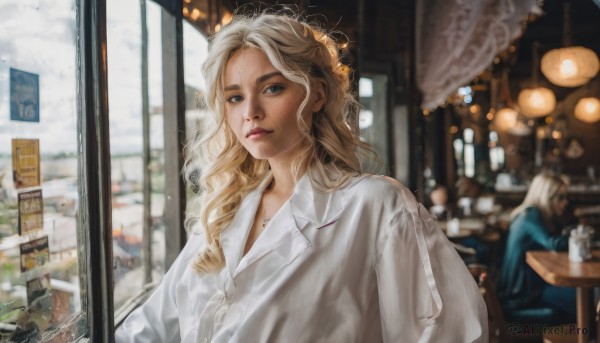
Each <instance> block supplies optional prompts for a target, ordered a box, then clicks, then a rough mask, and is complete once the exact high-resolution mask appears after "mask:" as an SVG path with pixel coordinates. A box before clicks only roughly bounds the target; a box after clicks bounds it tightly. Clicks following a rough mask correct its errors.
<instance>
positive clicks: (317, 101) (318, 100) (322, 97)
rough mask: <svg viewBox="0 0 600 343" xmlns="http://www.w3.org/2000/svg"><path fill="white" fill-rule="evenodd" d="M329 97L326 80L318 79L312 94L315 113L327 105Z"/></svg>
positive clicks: (312, 105) (312, 109)
mask: <svg viewBox="0 0 600 343" xmlns="http://www.w3.org/2000/svg"><path fill="white" fill-rule="evenodd" d="M326 99H327V88H326V85H325V81H323V80H316V82H315V83H314V85H313V87H312V96H311V108H310V109H311V111H312V112H313V113H316V112H319V111H321V110H322V109H323V107H325V101H326Z"/></svg>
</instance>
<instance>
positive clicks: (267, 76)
mask: <svg viewBox="0 0 600 343" xmlns="http://www.w3.org/2000/svg"><path fill="white" fill-rule="evenodd" d="M275 76H283V74H282V73H281V72H280V71H273V72H270V73H266V74H265V75H262V76H259V77H258V78H257V79H256V84H257V85H258V84H260V83H263V82H265V81H267V80H268V79H270V78H272V77H275ZM240 88H241V87H240V85H238V84H233V85H229V86H226V87H225V88H223V91H225V92H227V91H231V90H238V89H240Z"/></svg>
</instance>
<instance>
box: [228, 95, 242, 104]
mask: <svg viewBox="0 0 600 343" xmlns="http://www.w3.org/2000/svg"><path fill="white" fill-rule="evenodd" d="M243 99H244V98H242V97H241V96H240V95H232V96H230V97H229V98H227V102H230V103H232V104H235V103H238V102H240V101H242V100H243Z"/></svg>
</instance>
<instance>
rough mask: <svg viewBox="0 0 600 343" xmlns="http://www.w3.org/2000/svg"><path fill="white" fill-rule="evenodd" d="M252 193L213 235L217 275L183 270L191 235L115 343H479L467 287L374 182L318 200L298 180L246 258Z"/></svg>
mask: <svg viewBox="0 0 600 343" xmlns="http://www.w3.org/2000/svg"><path fill="white" fill-rule="evenodd" d="M267 183H268V182H263V183H262V184H261V186H260V187H258V188H257V189H256V190H255V191H253V192H251V193H250V194H248V195H247V196H246V197H245V198H244V200H243V201H242V203H241V205H240V208H239V210H238V212H237V214H236V216H235V217H234V219H233V220H232V222H231V224H230V225H229V227H228V228H227V229H226V230H224V231H223V233H222V235H221V244H222V247H223V251H224V254H225V259H226V266H225V268H223V269H222V270H221V272H220V273H218V274H217V275H198V274H197V273H196V272H195V271H194V270H193V268H192V266H191V263H193V261H194V259H195V257H196V255H197V253H198V252H200V251H201V250H202V246H203V243H202V237H201V235H192V237H191V238H190V240H189V241H188V243H187V244H186V246H185V248H184V249H183V251H182V252H181V254H180V256H179V257H178V258H177V260H176V261H175V263H174V264H173V266H172V267H171V269H170V270H169V271H168V272H167V274H166V275H165V277H164V279H163V281H162V283H161V284H160V286H159V287H158V288H157V289H156V291H155V292H154V293H153V294H152V295H151V296H150V298H149V299H148V301H147V302H146V303H145V304H144V305H142V306H141V307H140V308H138V309H137V310H135V311H134V312H132V313H131V315H130V316H129V317H128V318H127V319H126V321H125V322H124V323H123V325H122V326H121V327H120V328H119V330H117V333H116V342H118V343H120V342H180V341H181V342H185V343H188V342H219V343H220V342H244V343H248V342H311V343H312V342H344V343H347V342H382V341H383V342H452V343H456V342H487V340H488V332H487V311H486V306H485V303H484V302H483V298H482V296H481V295H480V293H479V289H478V287H477V285H476V284H475V282H474V280H473V277H472V276H471V275H470V274H469V272H468V271H467V269H466V267H465V265H464V263H463V261H462V260H461V259H460V257H459V256H458V254H457V253H456V252H455V250H454V248H453V246H452V245H451V244H450V243H449V242H448V240H447V238H446V237H445V235H444V234H443V233H442V231H441V230H440V229H439V228H437V226H436V224H435V221H434V220H433V219H432V217H431V216H430V214H429V213H428V212H427V211H426V210H425V209H424V208H423V207H422V206H421V205H419V204H418V203H417V201H416V200H415V198H414V196H413V195H412V194H411V193H410V191H408V190H407V189H406V188H405V187H403V186H401V185H400V184H398V183H397V182H395V181H391V180H390V179H388V178H386V177H383V176H371V175H368V176H362V177H357V178H354V179H352V180H351V181H350V182H349V183H348V184H347V185H346V186H344V187H343V188H341V189H339V190H336V191H333V192H320V191H317V190H316V189H315V188H314V187H313V186H312V183H311V181H310V178H309V177H308V175H305V176H304V177H303V178H302V179H301V180H300V182H299V183H298V184H297V186H296V189H295V190H294V193H293V194H292V196H291V198H290V199H289V200H288V201H287V202H286V203H285V204H284V205H283V206H282V208H281V209H280V210H279V211H278V212H277V214H276V215H275V216H274V217H273V218H272V219H271V221H270V222H269V225H268V226H267V227H266V228H265V230H264V231H263V232H262V233H261V234H260V236H259V237H258V239H257V240H256V242H255V243H254V245H253V246H252V248H251V249H250V251H248V253H247V254H246V255H245V256H242V255H243V250H244V246H245V242H246V238H247V237H248V233H249V231H250V229H251V226H252V224H253V221H254V215H255V213H256V210H257V208H258V205H259V202H260V198H261V194H262V192H263V190H264V188H265V187H266V185H267Z"/></svg>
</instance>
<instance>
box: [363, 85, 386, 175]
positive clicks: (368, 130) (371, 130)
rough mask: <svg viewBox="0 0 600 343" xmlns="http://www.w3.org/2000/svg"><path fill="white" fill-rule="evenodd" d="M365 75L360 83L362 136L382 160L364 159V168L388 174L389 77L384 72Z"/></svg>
mask: <svg viewBox="0 0 600 343" xmlns="http://www.w3.org/2000/svg"><path fill="white" fill-rule="evenodd" d="M363 75H364V77H361V78H360V80H359V83H358V92H359V99H360V104H361V105H362V107H363V109H362V110H361V111H360V114H359V118H358V125H359V128H360V138H361V140H363V141H366V142H368V143H369V144H371V146H372V149H373V150H374V151H375V152H376V153H377V155H378V156H379V160H380V164H379V165H375V164H374V162H373V161H371V160H368V161H364V162H363V163H364V165H363V168H364V169H365V170H369V171H374V172H376V173H378V174H388V173H389V164H388V163H389V162H388V125H387V121H388V118H387V113H388V109H387V82H388V78H387V76H386V75H383V74H363Z"/></svg>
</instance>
